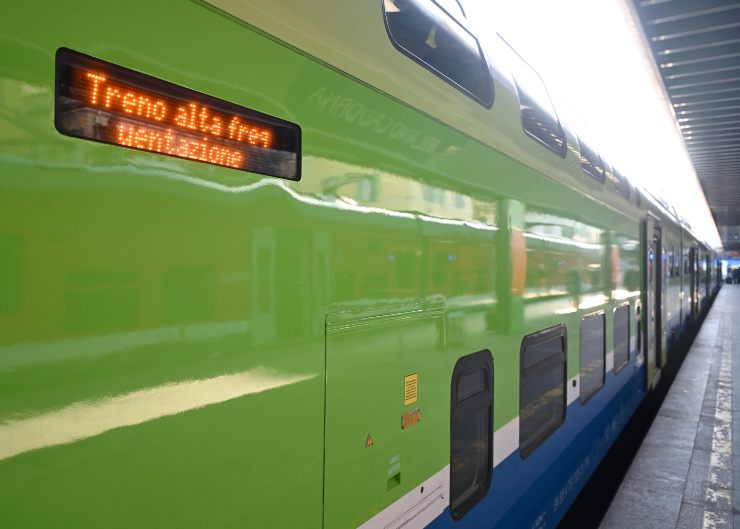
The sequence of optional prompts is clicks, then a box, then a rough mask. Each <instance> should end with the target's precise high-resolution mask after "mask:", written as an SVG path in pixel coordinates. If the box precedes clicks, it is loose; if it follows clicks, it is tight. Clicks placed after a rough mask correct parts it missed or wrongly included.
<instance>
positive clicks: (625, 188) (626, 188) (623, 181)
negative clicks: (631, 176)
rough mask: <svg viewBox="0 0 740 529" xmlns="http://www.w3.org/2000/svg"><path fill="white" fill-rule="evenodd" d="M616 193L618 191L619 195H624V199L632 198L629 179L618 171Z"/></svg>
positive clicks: (615, 171)
mask: <svg viewBox="0 0 740 529" xmlns="http://www.w3.org/2000/svg"><path fill="white" fill-rule="evenodd" d="M614 191H616V192H617V194H618V195H622V196H623V197H624V198H629V197H630V183H629V181H628V180H627V178H626V177H625V176H624V175H623V174H622V173H620V172H619V171H617V170H616V169H615V170H614Z"/></svg>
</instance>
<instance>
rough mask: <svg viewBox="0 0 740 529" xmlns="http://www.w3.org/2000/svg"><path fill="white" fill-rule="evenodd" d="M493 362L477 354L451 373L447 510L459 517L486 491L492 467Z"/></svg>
mask: <svg viewBox="0 0 740 529" xmlns="http://www.w3.org/2000/svg"><path fill="white" fill-rule="evenodd" d="M492 386H493V359H492V358H491V352H490V351H487V350H483V351H479V352H477V353H475V354H472V355H468V356H464V357H462V358H460V359H459V360H458V361H457V364H455V369H454V371H453V373H452V406H451V410H452V415H451V418H450V511H451V512H452V517H453V518H454V519H455V520H459V519H460V518H462V517H463V516H464V515H465V513H467V512H468V511H469V510H470V509H471V508H472V507H473V506H474V505H475V504H476V503H478V502H479V501H480V500H481V499H482V498H483V497H484V496H485V495H486V492H487V491H488V487H489V485H490V484H491V469H492V468H493V387H492Z"/></svg>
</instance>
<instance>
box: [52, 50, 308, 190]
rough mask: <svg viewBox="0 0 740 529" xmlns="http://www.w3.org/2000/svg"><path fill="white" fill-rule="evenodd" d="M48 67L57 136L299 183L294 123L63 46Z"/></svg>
mask: <svg viewBox="0 0 740 529" xmlns="http://www.w3.org/2000/svg"><path fill="white" fill-rule="evenodd" d="M56 68H57V79H56V105H55V112H54V123H55V125H56V128H57V130H58V131H59V132H61V133H62V134H66V135H68V136H74V137H77V138H85V139H89V140H95V141H99V142H103V143H109V144H113V145H119V146H123V147H129V148H132V149H139V150H143V151H149V152H154V153H158V154H164V155H168V156H176V157H178V158H186V159H188V160H195V161H198V162H205V163H210V164H214V165H220V166H224V167H231V168H234V169H240V170H242V171H250V172H254V173H261V174H266V175H271V176H279V177H281V178H289V179H291V180H299V179H300V154H301V153H300V147H301V129H300V127H298V125H295V124H293V123H289V122H287V121H284V120H282V119H279V118H275V117H272V116H268V115H265V114H262V113H260V112H257V111H255V110H251V109H248V108H244V107H240V106H238V105H235V104H232V103H229V102H227V101H223V100H221V99H217V98H215V97H211V96H207V95H205V94H201V93H199V92H195V91H193V90H190V89H188V88H184V87H182V86H178V85H175V84H172V83H169V82H167V81H163V80H161V79H157V78H155V77H151V76H149V75H145V74H142V73H139V72H135V71H133V70H129V69H128V68H123V67H121V66H116V65H114V64H111V63H108V62H105V61H101V60H99V59H95V58H93V57H89V56H87V55H83V54H81V53H77V52H75V51H72V50H69V49H66V48H61V49H59V51H57V57H56Z"/></svg>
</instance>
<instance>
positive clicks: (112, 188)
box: [0, 0, 720, 529]
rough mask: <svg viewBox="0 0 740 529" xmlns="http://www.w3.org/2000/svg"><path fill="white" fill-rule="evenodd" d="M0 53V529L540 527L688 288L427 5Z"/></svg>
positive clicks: (40, 14)
mask: <svg viewBox="0 0 740 529" xmlns="http://www.w3.org/2000/svg"><path fill="white" fill-rule="evenodd" d="M0 51H1V53H2V61H0V226H1V228H0V526H2V527H6V528H31V527H44V528H47V529H50V528H57V527H58V528H68V527H74V528H75V529H83V528H87V527H89V528H96V529H97V528H101V527H105V528H111V529H112V528H117V527H120V528H127V529H128V528H132V527H141V528H147V527H157V528H165V527H173V528H174V527H177V528H203V527H209V528H227V527H260V528H261V527H275V528H294V527H302V528H306V529H309V528H316V529H318V528H326V529H342V528H350V527H363V528H373V527H383V528H400V527H404V528H406V529H410V528H420V527H433V528H441V527H460V528H467V527H469V528H484V527H485V528H494V527H506V528H509V527H532V528H536V527H546V526H547V527H552V526H554V525H555V524H557V522H558V520H560V518H561V517H562V516H563V515H564V513H565V512H566V511H567V509H568V507H569V506H570V505H571V503H572V502H573V500H574V499H575V497H576V496H577V494H578V492H579V491H580V490H581V489H582V487H583V486H584V484H585V483H586V481H587V480H588V478H589V476H590V475H591V474H592V472H593V471H594V469H595V468H596V466H597V465H598V463H599V461H600V460H601V458H602V457H603V455H604V454H605V453H606V451H607V450H608V449H609V447H610V446H611V444H612V443H613V441H614V439H615V438H616V437H617V435H618V434H619V432H620V430H621V429H622V427H623V425H624V424H625V423H626V422H627V420H628V419H629V418H630V416H631V414H632V413H633V412H634V410H635V409H636V408H637V407H638V405H639V404H640V402H641V401H642V399H643V398H644V397H645V395H646V394H647V393H649V392H650V391H651V389H652V388H653V387H654V385H655V383H656V382H657V380H658V379H659V377H660V373H661V369H662V368H663V366H665V365H666V364H667V363H670V362H671V361H672V350H673V346H674V344H676V343H677V342H678V340H680V339H681V337H682V336H683V335H684V334H685V333H687V332H689V331H690V330H691V328H692V327H693V326H694V325H695V323H696V322H697V321H698V320H699V319H700V316H701V314H702V312H703V311H705V310H706V309H707V306H708V304H709V302H710V300H711V298H712V296H713V295H714V293H715V292H716V290H717V289H718V288H719V285H720V273H719V267H718V261H717V259H716V255H715V254H714V253H713V252H712V251H711V249H709V248H708V247H707V246H706V245H705V244H703V243H702V242H701V241H699V240H697V238H696V237H695V236H694V235H693V234H692V232H691V230H690V228H689V227H688V226H687V225H686V224H685V223H683V222H682V221H681V220H680V219H679V218H677V216H676V215H675V214H674V213H673V212H672V210H671V208H670V207H669V206H668V205H667V204H665V203H662V202H661V201H660V200H659V199H657V198H654V197H652V196H649V195H648V194H647V193H645V192H641V191H639V190H638V189H636V188H634V187H632V186H631V184H630V183H629V181H628V180H627V179H626V178H624V176H623V175H622V174H621V173H620V172H619V171H618V170H617V169H615V168H613V167H611V166H610V165H609V163H607V162H606V161H605V160H604V159H603V158H602V156H601V155H600V154H599V148H600V147H601V146H599V145H595V144H593V143H589V141H588V139H587V136H586V135H584V134H583V132H582V131H581V130H577V129H576V128H574V127H573V126H572V124H569V123H567V122H566V121H565V120H563V119H562V118H559V117H558V113H557V110H556V109H555V108H554V107H553V105H552V103H551V101H550V97H549V95H548V93H547V89H546V87H545V85H544V84H543V83H542V81H541V79H540V78H539V76H538V75H537V73H536V72H535V71H534V70H532V69H531V67H529V65H528V64H527V63H526V62H524V61H523V60H522V59H521V58H520V57H519V56H518V55H517V54H516V52H515V51H514V50H513V49H511V48H510V47H509V46H508V45H507V44H506V43H505V42H503V41H502V40H498V41H495V42H494V43H493V44H492V45H491V47H490V49H488V48H487V49H485V50H484V49H482V47H481V45H480V43H479V40H478V38H477V36H476V35H475V34H474V33H473V32H472V31H471V29H470V27H469V24H468V22H467V18H466V15H465V11H464V9H463V6H462V5H461V4H460V3H458V2H457V1H456V0H384V1H382V2H380V1H376V2H337V1H329V0H319V1H318V2H289V1H281V2H270V3H265V2H256V1H253V0H210V1H208V2H201V1H185V2H183V1H180V2H174V1H171V0H167V1H162V2H143V1H140V0H131V1H130V2H128V3H127V4H125V5H123V4H115V3H109V4H105V3H103V4H101V3H90V2H80V1H78V0H71V1H69V2H63V3H47V4H45V5H42V6H40V5H37V4H34V3H18V2H16V3H12V4H9V5H6V6H5V7H4V9H3V16H2V18H1V19H0Z"/></svg>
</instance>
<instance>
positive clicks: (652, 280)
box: [643, 216, 662, 385]
mask: <svg viewBox="0 0 740 529" xmlns="http://www.w3.org/2000/svg"><path fill="white" fill-rule="evenodd" d="M643 229H644V232H643V237H644V241H645V246H644V248H645V256H644V258H645V261H644V262H645V276H644V292H645V305H644V306H645V310H644V317H643V325H644V333H645V357H646V358H645V359H646V364H647V371H648V373H647V375H648V376H647V380H648V385H654V384H655V383H656V382H657V380H658V377H659V376H660V375H659V373H660V368H661V366H662V362H661V342H662V339H661V332H660V330H661V314H662V310H661V309H662V302H661V298H662V297H661V293H662V289H661V286H662V278H661V275H662V274H661V272H662V266H661V262H662V251H661V239H662V233H661V229H660V223H659V222H658V220H657V219H656V218H654V217H652V216H648V217H647V219H646V220H645V223H644V228H643Z"/></svg>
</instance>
